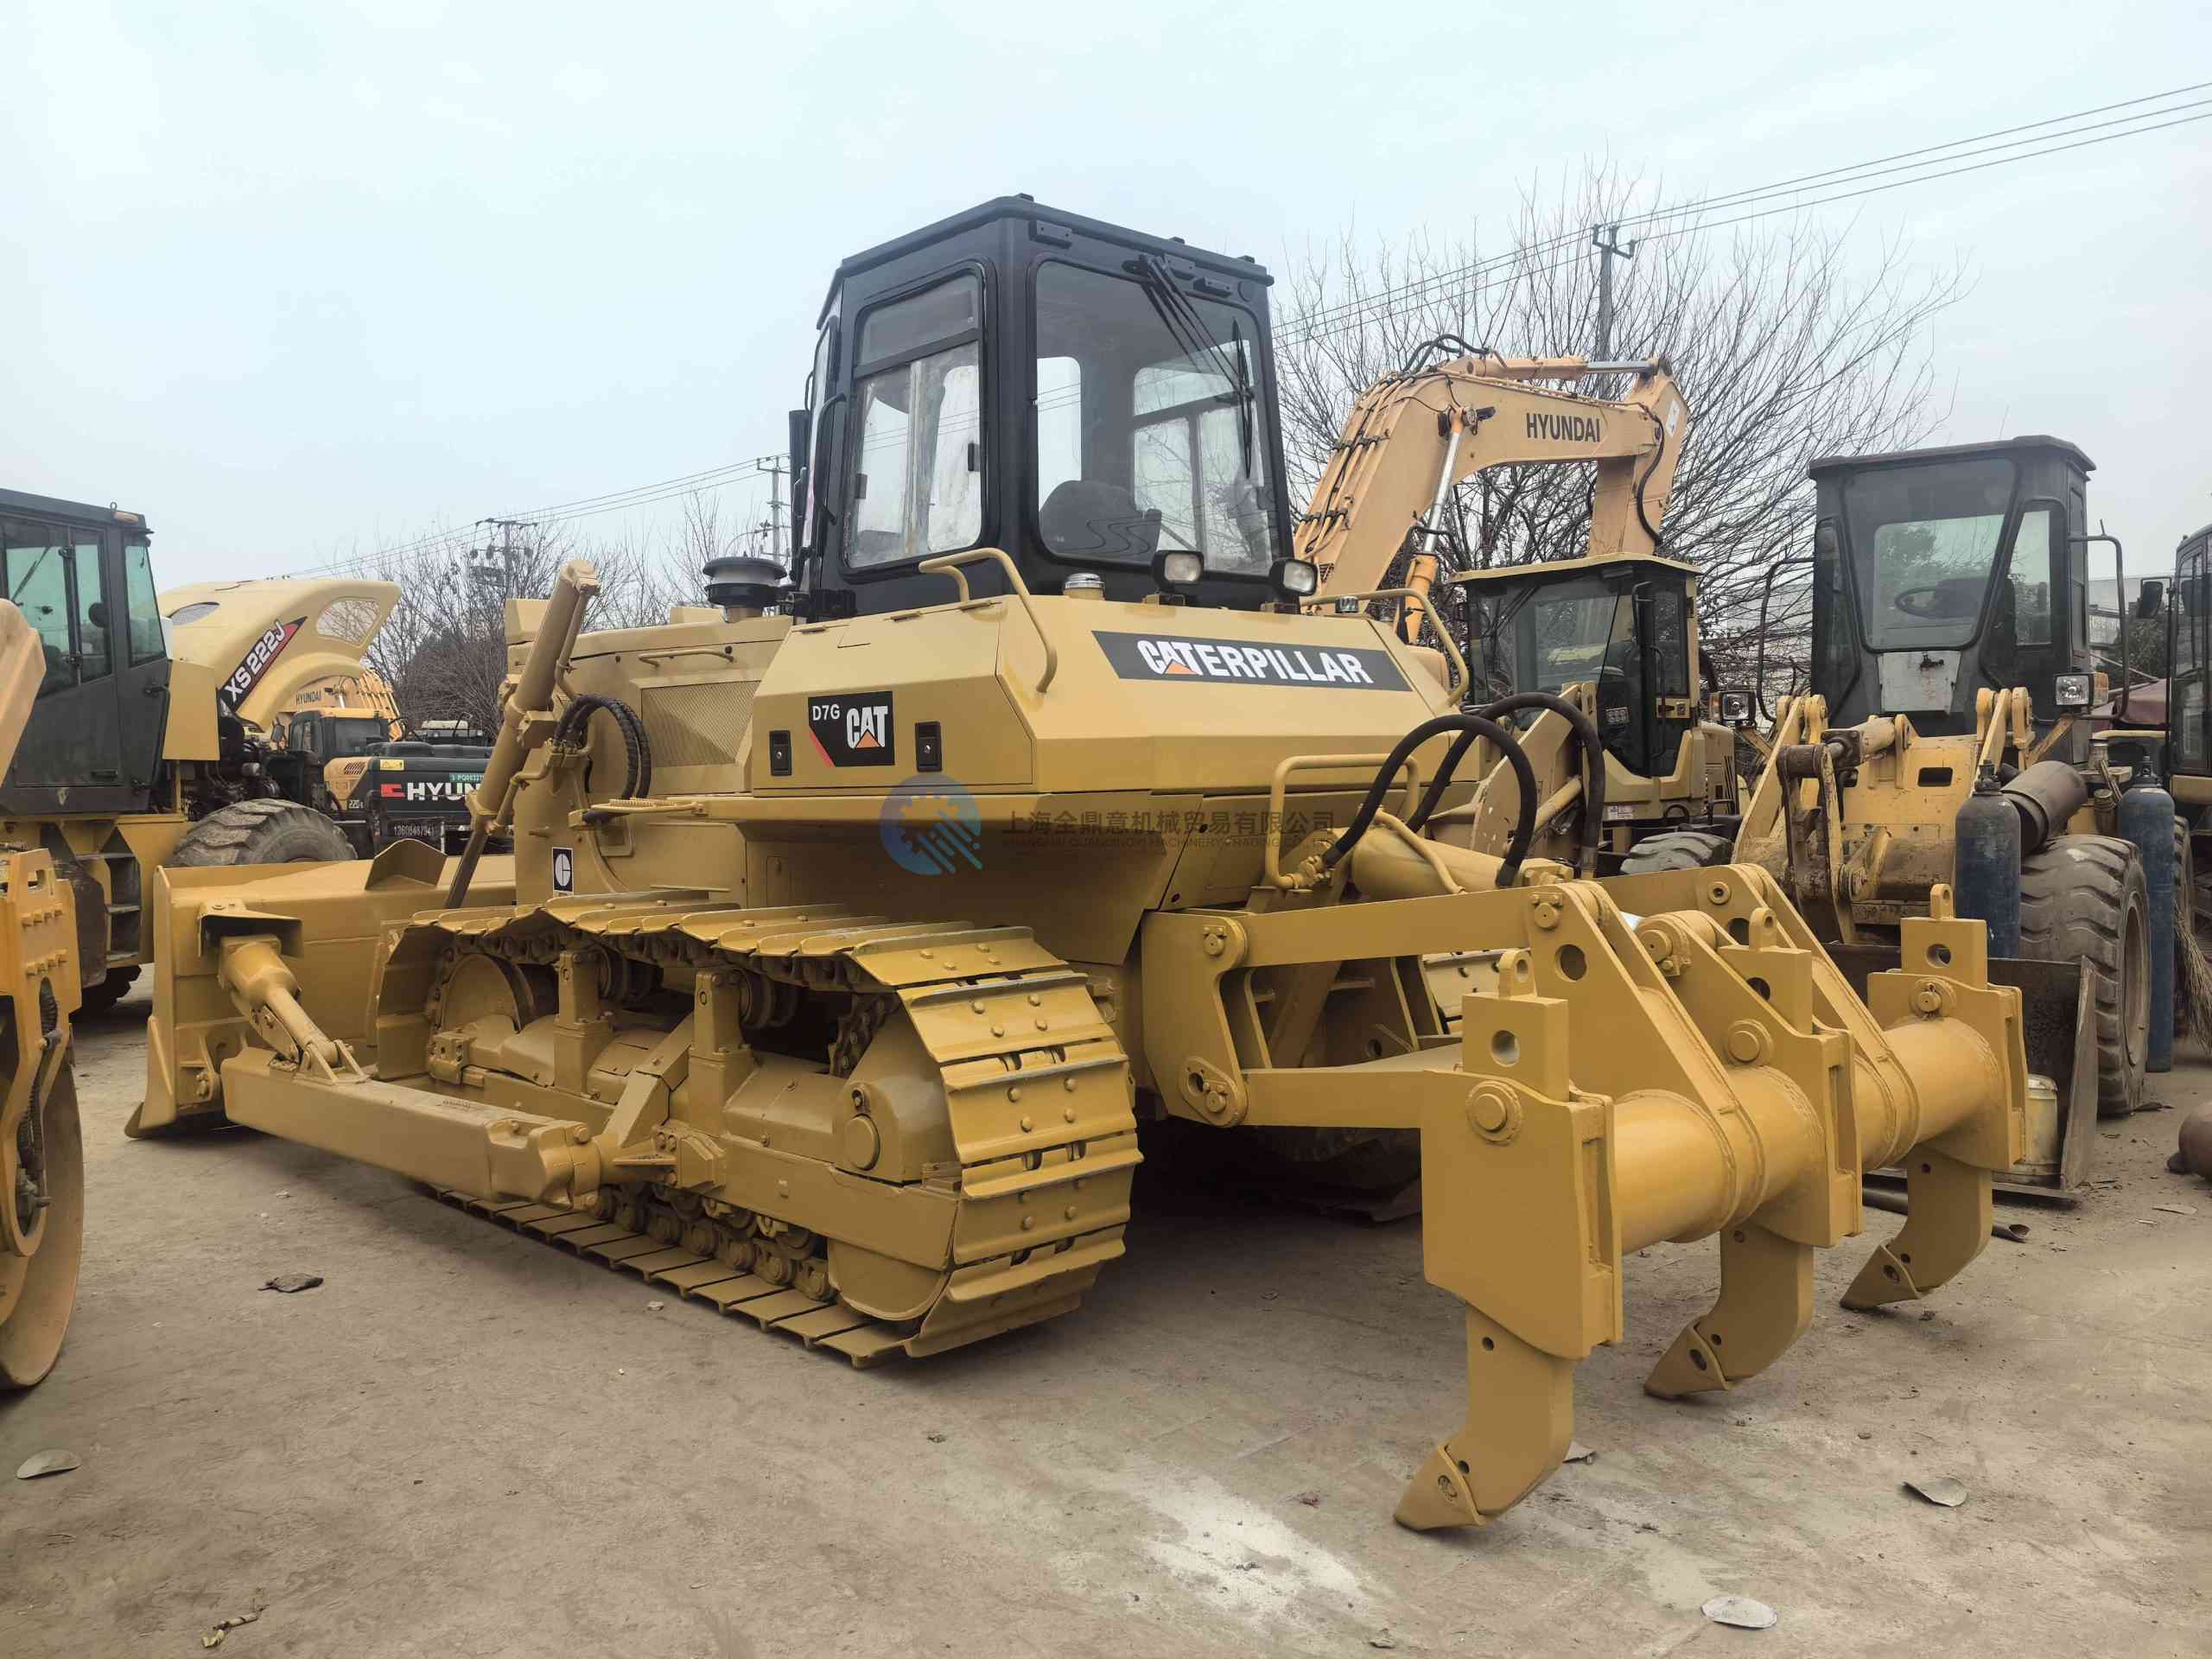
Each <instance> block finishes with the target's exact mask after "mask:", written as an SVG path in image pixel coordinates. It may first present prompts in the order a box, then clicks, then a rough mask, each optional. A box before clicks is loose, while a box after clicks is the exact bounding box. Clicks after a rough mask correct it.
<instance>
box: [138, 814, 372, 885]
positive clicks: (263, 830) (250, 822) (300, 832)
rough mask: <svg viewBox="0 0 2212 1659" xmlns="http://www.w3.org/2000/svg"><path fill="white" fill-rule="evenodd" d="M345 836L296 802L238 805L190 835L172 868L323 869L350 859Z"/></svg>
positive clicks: (201, 824)
mask: <svg viewBox="0 0 2212 1659" xmlns="http://www.w3.org/2000/svg"><path fill="white" fill-rule="evenodd" d="M352 857H353V843H352V842H349V841H347V840H346V832H345V831H344V830H342V829H340V828H339V827H338V826H337V825H336V824H334V823H332V822H331V821H330V820H329V819H328V818H326V817H323V815H322V814H321V813H320V812H318V811H316V810H315V809H314V808H313V807H311V806H302V805H301V804H299V803H298V802H297V801H278V800H264V801H239V802H238V803H237V804H234V805H231V806H226V807H224V808H223V809H222V810H220V811H216V812H210V813H209V814H208V815H207V817H204V818H202V819H200V822H199V823H195V824H194V825H193V826H192V828H191V829H188V830H187V831H185V836H184V839H183V840H182V841H180V842H177V844H176V851H175V852H174V853H172V854H171V855H169V862H170V863H171V864H175V865H180V866H182V867H183V868H188V869H190V868H205V867H207V866H210V865H221V864H321V863H329V862H332V861H339V860H344V859H350V858H352Z"/></svg>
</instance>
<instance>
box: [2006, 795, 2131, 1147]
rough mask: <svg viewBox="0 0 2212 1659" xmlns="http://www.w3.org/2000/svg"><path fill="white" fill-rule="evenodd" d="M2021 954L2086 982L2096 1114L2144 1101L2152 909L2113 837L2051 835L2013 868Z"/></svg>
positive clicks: (2116, 1112)
mask: <svg viewBox="0 0 2212 1659" xmlns="http://www.w3.org/2000/svg"><path fill="white" fill-rule="evenodd" d="M2020 954H2021V955H2022V956H2024V957H2032V958H2034V959H2036V960H2037V961H2041V962H2079V963H2087V964H2088V967H2089V968H2090V969H2093V970H2094V974H2095V981H2096V983H2095V993H2096V1012H2097V1116H2100V1117H2125V1116H2127V1114H2128V1113H2130V1112H2132V1111H2133V1110H2134V1109H2136V1108H2137V1107H2138V1106H2139V1105H2141V1104H2142V1103H2143V1065H2144V1061H2145V1058H2147V1057H2148V1054H2149V1051H2150V1046H2151V906H2150V900H2149V898H2148V896H2147V893H2146V891H2145V887H2144V885H2143V861H2141V860H2140V859H2139V858H2138V857H2136V855H2135V849H2133V847H2131V846H2129V845H2128V844H2127V843H2126V842H2124V841H2122V840H2120V838H2119V837H2118V836H2053V837H2052V838H2051V841H2050V845H2049V846H2047V847H2045V848H2044V849H2043V850H2042V851H2041V852H2039V853H2033V854H2031V855H2029V856H2027V857H2026V858H2024V859H2022V860H2021V861H2020Z"/></svg>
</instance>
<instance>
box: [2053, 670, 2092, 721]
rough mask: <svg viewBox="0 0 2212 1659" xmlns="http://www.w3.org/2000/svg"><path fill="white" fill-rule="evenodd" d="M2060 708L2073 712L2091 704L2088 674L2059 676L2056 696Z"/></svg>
mask: <svg viewBox="0 0 2212 1659" xmlns="http://www.w3.org/2000/svg"><path fill="white" fill-rule="evenodd" d="M2055 701H2056V702H2057V704H2058V706H2059V708H2060V709H2064V710H2067V711H2069V712H2072V711H2078V710H2080V709H2087V708H2088V706H2089V677H2088V675H2086V674H2062V675H2060V676H2059V677H2058V687H2057V692H2056V697H2055Z"/></svg>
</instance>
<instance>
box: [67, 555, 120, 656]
mask: <svg viewBox="0 0 2212 1659" xmlns="http://www.w3.org/2000/svg"><path fill="white" fill-rule="evenodd" d="M73 539H74V543H75V545H74V546H73V548H72V549H71V557H72V560H73V563H74V564H75V567H76V570H75V575H76V578H77V640H78V646H77V677H78V678H79V679H80V680H97V679H99V678H100V677H102V676H103V675H105V674H106V673H107V672H108V671H110V670H111V669H112V668H113V667H114V666H115V651H114V647H113V645H111V643H110V641H109V639H108V615H109V612H108V607H107V573H106V572H105V570H104V569H101V562H100V533H99V531H97V530H80V531H77V532H76V534H75V537H74V538H73Z"/></svg>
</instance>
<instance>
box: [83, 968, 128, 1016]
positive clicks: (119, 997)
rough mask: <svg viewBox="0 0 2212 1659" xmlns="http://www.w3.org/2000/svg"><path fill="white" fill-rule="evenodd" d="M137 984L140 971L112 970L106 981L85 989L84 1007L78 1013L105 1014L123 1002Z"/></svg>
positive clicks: (109, 970)
mask: <svg viewBox="0 0 2212 1659" xmlns="http://www.w3.org/2000/svg"><path fill="white" fill-rule="evenodd" d="M137 982H138V970H137V969H136V968H111V969H108V970H107V977H106V978H105V979H104V980H102V981H101V982H99V984H97V985H88V986H86V988H85V992H84V1005H83V1006H82V1007H79V1009H78V1010H77V1011H78V1013H79V1014H105V1013H106V1012H107V1011H108V1010H109V1009H110V1008H112V1007H114V1006H115V1005H116V1004H117V1003H118V1002H120V1001H123V999H124V997H125V996H126V995H129V994H130V988H131V987H132V986H133V985H135V984H137Z"/></svg>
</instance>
